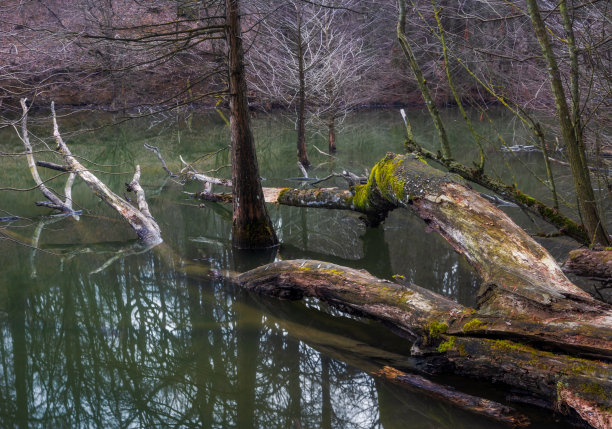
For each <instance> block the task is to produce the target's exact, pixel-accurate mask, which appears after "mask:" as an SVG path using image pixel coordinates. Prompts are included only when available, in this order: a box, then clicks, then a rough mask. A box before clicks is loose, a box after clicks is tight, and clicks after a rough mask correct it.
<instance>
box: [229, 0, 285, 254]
mask: <svg viewBox="0 0 612 429" xmlns="http://www.w3.org/2000/svg"><path fill="white" fill-rule="evenodd" d="M225 7H226V20H227V28H226V39H227V44H228V66H229V91H230V130H231V141H232V193H233V196H234V198H233V222H232V244H233V245H234V246H235V247H238V248H241V249H258V248H266V247H271V246H276V245H277V244H278V239H277V238H276V234H275V232H274V228H273V227H272V222H271V221H270V217H269V216H268V212H267V211H266V207H265V204H264V197H263V192H262V189H261V183H260V181H259V167H258V165H257V155H256V153H255V142H254V140H253V134H252V132H251V124H250V118H249V106H248V102H247V86H246V80H245V75H244V53H243V50H242V35H241V28H240V12H239V4H238V0H226V1H225Z"/></svg>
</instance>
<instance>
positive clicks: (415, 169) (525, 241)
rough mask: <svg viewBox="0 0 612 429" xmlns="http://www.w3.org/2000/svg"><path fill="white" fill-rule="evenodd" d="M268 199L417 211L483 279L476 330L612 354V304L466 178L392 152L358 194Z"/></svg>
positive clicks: (279, 193) (275, 192) (270, 195)
mask: <svg viewBox="0 0 612 429" xmlns="http://www.w3.org/2000/svg"><path fill="white" fill-rule="evenodd" d="M264 196H265V200H266V201H267V202H274V203H278V204H287V205H294V206H302V207H316V208H334V209H346V210H355V211H358V212H361V213H364V214H366V215H368V216H369V217H371V218H378V219H380V218H381V217H383V218H384V216H385V215H386V213H387V212H388V211H390V210H393V209H395V208H407V209H411V210H413V211H414V212H415V213H416V214H418V215H419V216H420V217H421V218H422V219H423V220H424V221H425V222H426V223H427V224H428V226H429V227H430V228H431V229H432V230H434V231H437V232H438V233H440V234H441V235H442V236H443V237H444V238H445V239H446V240H447V241H448V242H449V243H450V245H451V246H453V248H455V250H457V251H458V252H459V253H461V254H463V255H464V256H465V258H466V259H467V261H468V262H469V263H470V264H471V265H472V266H473V267H474V268H475V270H476V271H477V272H478V274H479V275H480V276H481V278H482V280H483V283H482V287H481V289H480V292H479V305H478V311H479V314H480V315H481V316H482V317H483V318H487V320H486V323H482V325H481V326H473V327H472V329H473V330H474V332H475V333H478V334H480V335H494V336H499V337H504V338H510V337H513V338H517V339H520V338H523V337H524V335H525V332H528V333H529V338H531V339H536V338H537V340H538V341H540V342H541V343H544V344H546V346H547V347H549V348H552V349H555V350H563V351H565V352H568V353H572V354H576V355H579V356H584V357H592V358H599V359H612V307H611V306H610V305H607V304H605V303H602V302H601V301H598V300H596V299H594V298H593V297H591V296H590V295H589V294H588V293H586V292H585V291H583V290H582V289H580V288H579V287H577V286H576V285H574V284H573V283H572V282H571V281H569V279H568V278H567V277H566V276H565V274H564V273H563V272H562V270H561V268H560V267H559V266H558V264H557V263H556V261H555V260H554V258H553V257H552V256H551V255H550V254H549V253H548V252H547V251H546V250H545V249H544V248H543V247H542V246H541V245H539V244H538V243H537V242H535V241H534V240H533V238H532V237H531V236H529V235H528V234H527V233H526V232H525V231H524V230H523V229H522V228H520V227H519V226H518V225H516V224H515V223H514V222H513V221H512V220H511V219H510V217H509V216H507V215H506V214H505V213H504V212H503V211H501V210H499V209H498V208H497V207H495V206H494V205H493V204H491V203H490V202H489V201H487V200H486V199H485V198H483V197H482V196H481V195H480V194H479V193H478V192H475V191H474V190H473V189H471V188H470V186H469V185H468V184H467V183H466V182H464V181H463V179H462V178H461V177H459V176H457V175H455V174H452V173H447V172H442V171H440V170H437V169H435V168H433V167H431V166H429V165H428V164H427V162H425V160H423V159H422V158H420V157H418V156H416V155H412V154H410V155H394V154H388V155H387V156H386V157H385V158H384V159H382V160H381V161H380V162H378V163H377V164H376V165H375V166H374V167H373V168H372V171H371V174H370V177H369V179H368V182H367V183H366V184H364V185H357V186H354V187H353V188H352V189H351V192H349V191H341V190H336V189H333V188H327V189H309V190H297V189H289V188H285V189H282V188H265V189H264ZM507 318H511V319H512V320H513V323H511V324H507V323H505V321H504V319H507ZM577 321H579V323H577ZM519 322H520V323H519Z"/></svg>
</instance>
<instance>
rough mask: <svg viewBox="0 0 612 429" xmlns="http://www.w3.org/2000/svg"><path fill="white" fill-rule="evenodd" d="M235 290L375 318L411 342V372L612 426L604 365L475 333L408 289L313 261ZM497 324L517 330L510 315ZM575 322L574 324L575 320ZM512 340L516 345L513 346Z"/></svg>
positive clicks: (468, 319) (243, 280) (459, 315)
mask: <svg viewBox="0 0 612 429" xmlns="http://www.w3.org/2000/svg"><path fill="white" fill-rule="evenodd" d="M235 280H236V282H237V283H239V284H240V285H241V286H243V287H245V288H247V289H249V290H252V291H255V292H259V293H263V294H267V295H271V296H274V297H279V298H283V299H302V298H303V297H315V298H318V299H320V300H322V301H325V302H327V303H329V304H330V305H332V306H335V307H337V308H339V309H341V310H343V311H346V312H349V313H351V314H357V315H361V316H365V317H368V318H372V319H375V320H380V321H382V322H384V324H385V325H386V326H390V327H392V328H393V329H394V331H395V332H397V333H401V334H402V335H403V336H405V337H407V338H408V339H409V340H410V341H411V342H412V343H413V347H412V350H413V351H412V355H413V357H414V358H415V359H417V360H420V361H421V362H420V364H417V366H416V367H415V368H417V369H418V368H419V367H420V368H425V369H426V371H427V372H431V371H434V372H440V371H444V370H445V369H447V368H451V369H452V371H453V372H455V373H457V374H460V375H465V376H470V377H475V378H480V379H487V380H489V381H492V382H503V383H505V384H507V385H510V386H512V387H515V388H520V389H521V390H523V391H528V392H529V393H530V394H532V395H534V396H536V397H538V398H541V399H544V400H545V401H546V402H547V403H548V404H549V405H551V406H555V407H556V409H560V410H563V409H567V408H568V407H569V408H571V409H573V410H574V411H575V412H576V413H578V414H579V415H580V416H581V417H582V418H583V419H584V420H585V421H586V422H588V423H589V424H591V425H592V426H595V427H600V428H606V427H609V426H607V425H609V424H612V413H610V411H609V407H610V405H612V398H609V397H608V395H607V394H606V393H605V392H609V391H610V390H611V389H612V365H610V364H609V363H605V362H600V361H597V360H587V359H582V358H577V357H573V356H571V355H568V354H565V353H562V352H558V351H557V352H554V353H553V352H550V351H548V350H546V349H547V346H546V345H545V344H544V345H543V347H542V349H539V348H535V347H532V346H528V345H526V343H531V344H534V345H542V343H541V342H540V340H541V338H540V337H539V336H538V335H534V336H532V335H531V333H530V331H529V327H527V328H525V329H524V331H523V332H522V333H521V334H520V335H519V334H518V332H514V333H509V334H503V333H501V332H499V331H498V332H496V333H493V332H483V329H482V328H483V327H484V328H485V331H486V327H487V326H488V324H489V323H495V322H494V319H492V318H489V317H488V315H487V314H486V312H485V314H484V315H481V313H480V311H479V310H477V311H475V310H474V309H471V308H466V307H463V306H461V305H459V304H457V303H455V302H453V301H450V300H448V299H446V298H444V297H442V296H440V295H437V294H435V293H433V292H430V291H428V290H426V289H423V288H420V287H418V286H415V285H399V284H396V283H392V282H389V281H386V280H380V279H378V278H376V277H373V276H371V275H370V274H368V273H366V272H364V271H362V270H355V269H352V268H347V267H342V266H338V265H334V264H329V263H325V262H320V261H309V260H295V261H282V262H276V263H274V264H270V265H267V266H264V267H260V268H257V269H255V270H252V271H249V272H246V273H244V274H241V275H239V276H237V277H236V278H235ZM498 321H499V322H501V323H502V324H508V323H510V324H511V325H514V324H517V325H522V323H523V320H522V318H521V315H520V314H519V315H518V316H517V317H501V318H499V320H498ZM576 323H579V322H576ZM515 340H521V341H522V342H518V341H515Z"/></svg>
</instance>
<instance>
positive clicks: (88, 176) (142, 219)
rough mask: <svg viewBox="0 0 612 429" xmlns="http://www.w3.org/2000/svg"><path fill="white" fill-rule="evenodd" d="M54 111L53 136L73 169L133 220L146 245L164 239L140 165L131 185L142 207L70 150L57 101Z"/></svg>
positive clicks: (105, 199)
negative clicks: (142, 183) (57, 112)
mask: <svg viewBox="0 0 612 429" xmlns="http://www.w3.org/2000/svg"><path fill="white" fill-rule="evenodd" d="M51 114H52V116H53V136H54V137H55V141H56V143H57V150H58V151H59V152H60V153H61V154H62V156H63V157H64V161H65V162H66V164H67V165H68V166H69V167H70V170H71V171H72V172H74V173H75V174H77V175H78V176H79V177H80V178H81V179H82V180H83V181H84V182H85V183H86V184H87V186H89V188H90V189H91V190H92V191H93V193H94V194H96V195H97V196H98V197H99V198H100V199H101V200H102V201H104V202H105V203H106V204H108V205H109V206H111V207H112V208H113V209H115V210H116V211H117V213H119V215H121V217H123V218H124V219H125V220H126V221H127V222H128V223H129V224H130V226H131V227H132V228H133V229H134V231H136V234H137V235H138V237H139V238H140V239H141V240H142V241H143V242H144V243H145V244H146V245H155V244H159V243H161V242H162V238H161V230H160V228H159V226H158V225H157V223H156V222H155V219H153V217H152V216H151V213H150V212H149V208H148V205H147V203H146V201H145V197H144V191H143V190H142V188H141V187H140V184H139V180H140V167H138V166H137V167H136V174H134V179H132V182H131V183H130V187H132V189H134V190H135V191H136V196H137V200H138V205H139V209H137V208H135V207H133V206H132V205H131V204H129V203H128V202H127V201H125V200H124V199H123V198H121V197H119V196H118V195H117V194H115V193H114V192H113V191H111V190H110V189H109V188H108V186H106V185H105V184H104V183H102V182H101V181H100V180H99V179H98V178H97V177H96V176H95V175H94V174H93V173H92V172H91V171H89V170H88V169H87V168H86V167H84V166H83V165H82V164H81V163H80V162H79V161H77V159H76V158H75V157H74V156H73V155H72V153H71V152H70V149H68V146H66V143H64V140H63V139H62V136H61V134H60V132H59V127H58V125H57V118H56V116H55V105H54V103H51Z"/></svg>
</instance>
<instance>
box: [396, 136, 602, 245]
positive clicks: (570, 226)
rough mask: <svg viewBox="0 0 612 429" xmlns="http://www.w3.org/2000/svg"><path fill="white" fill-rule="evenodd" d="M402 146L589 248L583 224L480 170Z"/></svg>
mask: <svg viewBox="0 0 612 429" xmlns="http://www.w3.org/2000/svg"><path fill="white" fill-rule="evenodd" d="M405 145H406V149H408V150H409V151H412V152H415V153H417V154H418V155H419V156H421V157H423V158H425V159H429V160H433V161H436V162H439V163H440V164H442V165H443V166H444V167H446V168H447V169H448V171H450V172H451V173H455V174H457V175H459V176H461V177H462V178H464V179H465V180H469V181H471V182H474V183H477V184H479V185H480V186H482V187H484V188H487V189H489V190H491V191H493V192H495V193H497V194H499V195H501V196H502V197H504V198H505V199H507V200H509V201H512V202H514V203H516V204H518V205H519V206H521V207H522V208H524V209H525V210H528V211H529V212H531V213H533V214H535V215H536V216H538V217H540V218H541V219H544V220H545V221H546V222H548V223H550V224H551V225H553V226H554V227H556V228H557V229H558V230H559V232H561V233H562V234H565V235H567V236H568V237H572V238H573V239H574V240H576V241H578V242H579V243H581V244H584V245H587V246H589V245H591V239H590V238H589V236H588V234H587V233H586V230H585V229H584V228H583V227H582V225H579V224H578V223H576V222H575V221H574V220H572V219H570V218H569V217H567V216H565V215H563V214H562V213H560V212H559V211H558V210H557V209H555V208H552V207H550V206H548V205H546V204H544V203H543V202H541V201H538V200H537V199H535V198H533V197H531V196H529V195H527V194H525V193H524V192H522V191H520V190H519V189H517V188H516V187H514V186H510V185H506V184H505V183H502V182H500V181H498V180H495V179H493V178H492V177H490V176H488V175H486V174H485V173H484V172H483V171H482V170H479V169H477V168H470V167H467V166H465V165H463V164H461V163H459V162H456V161H454V160H452V159H448V158H445V157H443V156H441V155H438V154H435V153H433V152H431V151H428V150H427V149H425V148H423V147H421V146H419V145H417V144H416V143H414V142H412V141H406V144H405Z"/></svg>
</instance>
